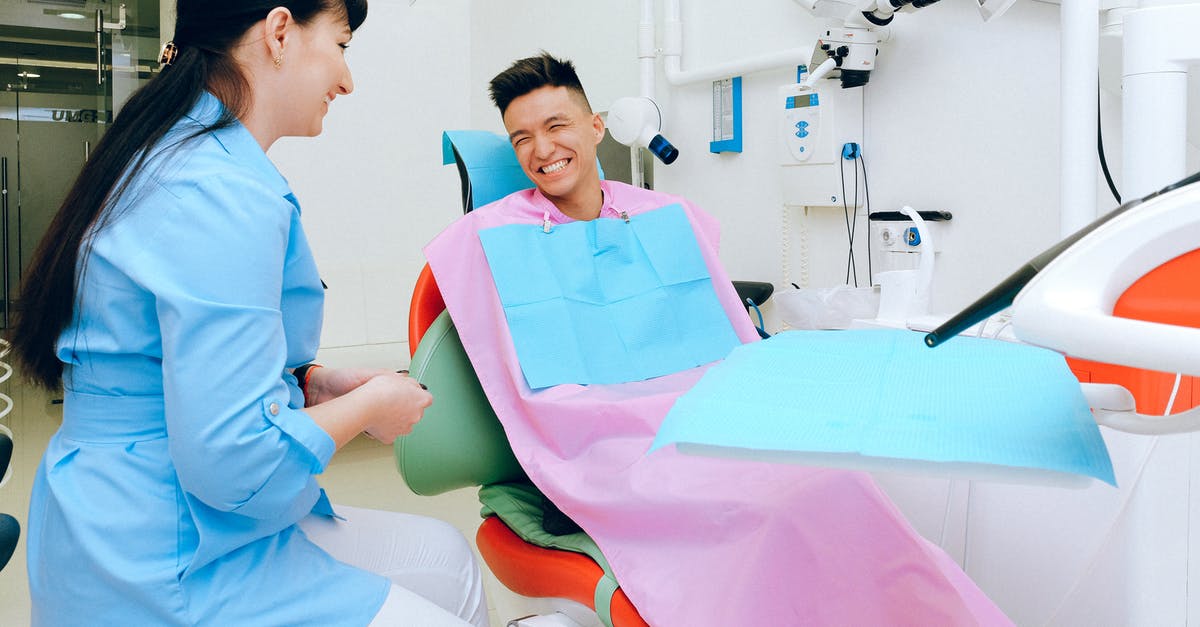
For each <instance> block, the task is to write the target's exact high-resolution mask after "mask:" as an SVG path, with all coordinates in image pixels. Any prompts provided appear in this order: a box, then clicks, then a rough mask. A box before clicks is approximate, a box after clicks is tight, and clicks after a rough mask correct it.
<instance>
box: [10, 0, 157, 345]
mask: <svg viewBox="0 0 1200 627" xmlns="http://www.w3.org/2000/svg"><path fill="white" fill-rule="evenodd" d="M159 3H160V0H128V1H126V2H118V1H116V0H5V1H4V2H0V244H2V245H0V266H2V272H0V274H2V276H0V283H2V297H3V298H2V300H0V329H8V328H9V327H10V326H11V324H12V322H13V316H14V314H15V313H16V312H18V311H19V310H20V307H21V303H20V302H19V294H20V286H21V277H22V276H24V274H25V271H26V270H27V268H28V265H29V262H30V258H31V257H32V255H33V252H34V249H35V248H36V247H37V245H38V243H39V242H40V241H41V239H42V237H43V235H44V234H45V232H46V229H47V228H48V227H49V225H50V221H51V220H52V219H53V218H54V215H55V214H56V213H57V211H58V209H59V207H60V205H61V204H62V201H63V199H64V198H65V196H66V194H67V191H68V189H69V188H70V186H71V184H72V183H73V182H74V180H75V178H76V176H77V175H78V174H79V171H80V169H82V167H83V164H84V163H85V162H86V161H87V159H88V158H89V156H90V154H91V151H92V150H93V149H94V148H95V146H96V145H97V143H98V142H99V141H100V138H101V137H103V135H104V131H105V129H106V128H107V127H108V125H109V124H110V123H111V121H112V119H113V117H114V116H115V115H116V113H117V112H118V111H119V109H120V106H121V105H122V104H123V103H124V102H125V101H126V100H128V98H129V96H130V95H131V94H132V93H133V92H134V91H135V90H136V89H137V88H138V87H140V86H141V85H142V84H144V83H145V82H146V81H147V80H149V79H150V76H151V75H152V74H151V73H152V72H153V71H157V67H158V64H157V56H158V50H159Z"/></svg>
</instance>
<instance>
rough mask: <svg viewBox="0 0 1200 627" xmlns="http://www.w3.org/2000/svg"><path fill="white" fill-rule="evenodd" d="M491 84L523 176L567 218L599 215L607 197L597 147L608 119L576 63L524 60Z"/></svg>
mask: <svg viewBox="0 0 1200 627" xmlns="http://www.w3.org/2000/svg"><path fill="white" fill-rule="evenodd" d="M490 88H491V95H492V102H494V103H496V107H498V108H499V109H500V115H501V116H502V117H503V118H504V128H505V130H507V131H508V138H509V141H511V142H512V146H513V150H514V151H515V152H516V153H517V161H519V162H520V163H521V167H522V168H523V169H524V170H525V175H526V176H528V177H529V179H530V180H531V181H533V183H534V184H535V185H537V188H538V190H540V191H541V193H542V194H543V195H544V196H545V197H546V198H547V199H549V200H550V201H551V202H553V203H554V205H555V206H556V207H558V209H559V210H560V211H562V213H563V214H564V215H565V216H567V217H569V218H571V219H574V220H592V219H595V218H597V217H599V216H600V210H601V208H602V207H603V205H604V197H603V193H602V191H601V185H600V173H599V171H598V170H597V168H596V145H597V144H599V143H600V140H602V139H604V121H603V120H602V119H600V115H599V114H596V113H593V112H592V108H591V106H590V105H588V99H587V94H585V93H584V91H583V85H582V84H581V83H580V81H579V76H578V75H577V74H576V73H575V66H574V65H572V64H571V62H570V61H561V60H559V59H555V58H554V57H552V56H550V55H549V54H542V55H540V56H536V57H529V58H526V59H521V60H519V61H517V62H516V63H513V64H512V66H511V67H509V68H508V69H507V70H505V71H504V72H502V73H500V74H499V75H498V76H496V77H495V78H494V79H492V82H491V85H490Z"/></svg>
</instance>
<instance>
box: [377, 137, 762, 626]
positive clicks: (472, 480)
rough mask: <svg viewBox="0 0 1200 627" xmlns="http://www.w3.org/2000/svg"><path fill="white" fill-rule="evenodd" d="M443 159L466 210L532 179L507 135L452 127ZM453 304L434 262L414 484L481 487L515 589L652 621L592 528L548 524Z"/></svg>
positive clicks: (411, 466)
mask: <svg viewBox="0 0 1200 627" xmlns="http://www.w3.org/2000/svg"><path fill="white" fill-rule="evenodd" d="M443 162H444V164H450V163H454V164H456V166H457V167H458V170H459V174H460V177H461V181H462V202H463V211H464V213H466V212H469V211H471V210H473V209H475V208H477V207H480V206H483V205H485V204H487V203H488V202H491V201H493V200H496V199H499V198H501V197H503V196H505V195H507V194H509V193H511V192H514V191H518V190H520V189H526V188H529V187H532V186H533V184H532V183H531V182H529V180H528V179H527V178H526V177H525V175H524V173H523V172H522V170H521V168H520V165H519V164H518V163H517V161H516V157H515V155H514V154H513V152H512V149H511V147H510V146H509V144H508V141H507V140H506V139H504V138H503V137H500V136H498V135H494V134H492V133H487V132H484V131H453V132H447V133H446V134H445V136H444V137H443ZM734 286H735V288H736V289H737V290H738V295H739V298H740V299H741V300H742V302H743V303H750V305H751V306H757V305H761V304H762V303H763V302H765V301H766V300H767V299H768V298H769V297H770V295H771V292H772V289H773V286H772V285H771V284H770V283H761V282H737V281H735V282H734ZM445 309H446V305H445V302H444V301H443V300H442V296H441V293H440V292H439V291H438V287H437V283H436V281H435V279H434V276H433V273H432V271H431V270H430V268H429V266H428V265H426V266H425V267H424V268H423V269H422V270H421V273H420V276H419V277H418V279H417V282H416V286H415V287H414V289H413V297H412V302H411V304H410V308H409V319H408V338H409V347H410V351H411V352H412V355H411V356H412V363H411V365H410V366H409V373H410V376H412V377H414V378H416V379H417V380H419V381H421V382H422V383H425V384H426V385H427V386H428V387H429V389H430V390H432V391H433V393H434V394H435V395H436V397H437V402H436V403H434V404H433V406H431V407H430V408H428V409H427V410H426V411H425V416H424V418H423V419H422V420H421V422H419V423H417V425H416V426H415V427H414V428H413V431H412V433H411V434H409V435H407V436H404V437H401V438H398V439H397V440H396V442H395V445H394V451H395V457H396V465H397V469H398V470H399V472H400V475H401V476H402V477H403V478H404V481H405V483H406V484H407V485H408V486H409V488H410V489H411V490H412V491H413V492H414V493H416V494H420V495H426V496H431V495H436V494H441V493H444V492H447V491H449V490H454V489H459V488H464V487H473V486H480V490H479V497H480V501H481V502H482V503H483V509H482V512H481V513H482V516H483V518H484V520H483V522H482V523H481V524H480V526H479V529H478V531H477V532H476V536H475V540H476V545H477V546H478V548H479V552H480V554H481V555H482V556H483V559H484V561H485V562H486V563H487V565H488V567H489V568H490V569H491V571H492V573H493V574H495V576H496V578H497V579H498V580H499V581H500V582H501V583H502V584H504V585H505V586H506V587H507V588H508V589H510V590H512V591H513V592H515V593H517V594H520V595H522V596H526V597H532V598H555V599H568V600H570V601H573V602H575V603H579V604H581V605H584V606H586V607H587V608H589V609H591V610H593V611H595V612H596V614H597V616H598V617H599V619H600V621H601V622H602V623H604V624H605V625H607V626H608V627H644V626H646V625H647V623H646V621H645V620H643V619H642V617H641V616H640V615H639V614H638V611H637V609H636V608H635V607H634V606H633V604H632V603H631V602H630V601H629V598H628V597H627V596H626V595H625V592H624V591H623V590H621V589H620V587H619V586H618V584H617V582H616V580H615V578H614V577H613V575H612V571H611V569H610V568H609V566H608V564H607V561H606V560H605V559H604V556H603V554H602V553H601V552H600V550H599V547H597V546H596V543H595V542H594V541H593V540H592V539H591V538H590V537H588V536H587V534H586V533H584V532H582V531H575V532H572V533H562V532H561V531H559V530H557V529H556V530H555V531H556V533H558V534H560V535H556V534H555V533H550V532H549V531H547V530H546V529H548V528H552V525H550V524H549V523H550V522H551V521H550V520H546V519H545V517H547V516H549V515H550V514H558V516H561V513H558V512H557V509H556V508H553V506H548V505H547V504H546V502H545V499H544V497H543V496H542V495H541V493H540V492H538V490H537V488H536V487H534V486H533V484H532V483H531V482H530V481H529V478H528V477H527V476H526V474H525V472H524V471H523V470H522V469H521V466H520V464H519V463H518V462H517V460H516V458H515V457H514V455H513V452H512V449H511V447H510V446H509V444H508V440H507V438H506V436H505V434H504V429H503V427H502V426H501V424H500V422H499V420H498V419H497V418H496V414H495V412H494V411H493V410H492V408H491V406H490V405H489V404H488V400H487V397H486V396H485V395H484V392H483V389H482V388H481V387H480V384H479V380H478V378H477V377H476V375H475V372H474V369H473V368H472V366H471V363H470V361H469V359H468V358H467V355H466V352H465V351H464V349H463V346H462V342H461V341H460V340H459V338H458V333H457V331H456V330H455V328H454V323H453V321H451V320H450V317H449V312H447V311H445ZM564 518H565V517H564ZM568 522H569V521H568ZM560 524H561V523H560Z"/></svg>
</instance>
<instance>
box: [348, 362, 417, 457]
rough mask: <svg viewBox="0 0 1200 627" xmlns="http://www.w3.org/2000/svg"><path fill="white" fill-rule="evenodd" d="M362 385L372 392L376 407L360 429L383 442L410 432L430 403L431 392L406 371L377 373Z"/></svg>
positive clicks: (364, 390)
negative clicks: (370, 418) (369, 419)
mask: <svg viewBox="0 0 1200 627" xmlns="http://www.w3.org/2000/svg"><path fill="white" fill-rule="evenodd" d="M361 389H362V391H363V392H369V393H370V394H371V395H372V396H373V398H374V403H372V404H373V405H374V406H375V408H376V410H375V411H373V412H371V414H372V417H373V419H372V420H371V421H370V422H369V423H368V424H367V425H366V427H365V428H364V429H363V432H364V433H366V434H367V435H369V436H371V437H372V438H375V439H376V440H379V441H380V442H383V443H384V444H391V443H392V442H393V441H394V440H395V439H396V438H397V437H398V436H401V435H408V434H409V433H411V432H412V429H413V425H416V424H417V422H419V421H420V420H421V417H422V416H423V415H424V414H425V408H426V407H429V406H430V405H432V404H433V395H432V394H430V393H429V391H428V390H427V389H425V386H423V385H421V384H420V383H418V382H417V381H416V380H415V379H412V378H410V377H409V376H408V375H407V374H405V373H392V372H387V373H383V374H378V375H376V376H374V377H372V378H371V379H370V380H368V381H367V382H366V383H364V384H363V385H362V388H361Z"/></svg>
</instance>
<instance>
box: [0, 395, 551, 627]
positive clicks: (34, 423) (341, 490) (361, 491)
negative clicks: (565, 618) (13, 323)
mask: <svg viewBox="0 0 1200 627" xmlns="http://www.w3.org/2000/svg"><path fill="white" fill-rule="evenodd" d="M0 392H4V393H6V394H8V395H10V396H12V398H13V401H14V402H15V403H16V407H15V408H14V410H13V411H12V413H10V414H9V415H8V416H7V417H5V418H3V419H0V421H2V422H3V423H4V424H5V425H6V426H8V427H9V428H11V429H12V431H13V433H14V436H15V438H14V439H15V446H14V451H13V473H14V474H13V476H12V478H11V479H10V480H9V482H8V484H7V485H5V486H4V487H2V488H0V512H2V513H7V514H11V515H12V516H14V517H16V518H17V520H19V521H20V523H21V529H22V538H21V540H22V542H21V544H20V545H19V546H18V547H17V552H16V553H15V554H14V555H13V557H12V560H10V561H9V563H8V565H7V566H6V567H5V568H4V570H3V571H0V625H5V626H8V627H17V626H19V625H28V624H29V586H28V583H27V581H26V572H25V546H24V530H25V529H26V527H27V525H26V516H27V511H28V507H29V491H30V486H31V484H32V482H33V474H34V471H35V470H36V469H37V464H38V461H39V460H40V458H41V455H42V452H43V451H44V449H45V447H46V443H47V441H48V440H49V439H50V436H51V435H53V433H54V431H55V430H56V429H57V428H58V425H59V424H60V423H61V422H62V406H61V405H57V404H54V403H53V402H52V401H53V399H52V398H51V397H50V396H49V395H48V394H46V393H45V392H42V391H40V390H37V389H33V388H29V387H27V386H25V385H23V384H21V383H19V382H18V381H16V378H15V377H14V378H13V379H12V380H10V381H8V382H5V383H2V384H0ZM321 485H322V486H323V487H324V488H325V489H326V490H327V491H328V492H329V494H330V497H331V498H332V499H333V500H334V502H335V503H344V504H346V505H354V506H358V507H372V508H377V509H385V510H393V511H404V512H411V513H416V514H424V515H427V516H434V517H437V518H441V519H443V520H446V521H448V522H450V523H451V524H453V525H454V526H456V527H458V529H459V530H461V531H462V532H463V534H464V535H465V536H466V537H467V539H468V540H470V541H471V543H472V545H474V542H475V530H476V528H477V527H478V526H479V522H480V518H479V503H478V501H477V500H476V498H475V490H474V489H463V490H457V491H455V492H451V493H448V494H444V495H440V496H436V497H423V496H417V495H415V494H413V493H412V492H411V491H409V489H408V488H407V487H406V486H405V485H404V481H403V480H402V479H401V478H400V475H399V474H398V473H397V472H396V467H395V464H394V461H393V457H392V448H391V447H390V446H387V445H383V444H380V443H378V442H376V441H374V440H370V439H367V438H358V439H356V440H354V441H353V442H351V443H350V444H348V445H346V446H345V447H343V449H342V450H341V451H339V452H338V453H337V454H336V455H334V458H333V461H332V462H331V463H330V466H329V468H328V469H327V470H326V472H325V475H324V476H323V477H322V478H321ZM480 564H483V562H482V560H481V561H480ZM484 571H485V575H486V577H487V579H488V588H487V592H488V605H489V608H490V617H491V624H492V626H493V627H503V626H504V625H505V624H506V623H507V622H508V621H509V620H512V619H514V618H519V617H522V616H527V615H530V614H534V613H541V612H544V611H547V610H548V609H550V606H548V605H547V604H546V602H545V601H538V600H534V599H527V598H524V597H520V596H518V595H515V594H513V593H512V592H509V591H508V590H507V589H505V588H504V587H503V586H502V585H501V584H500V583H498V582H497V581H496V580H495V578H494V577H492V575H491V573H490V572H487V569H486V566H484Z"/></svg>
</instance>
